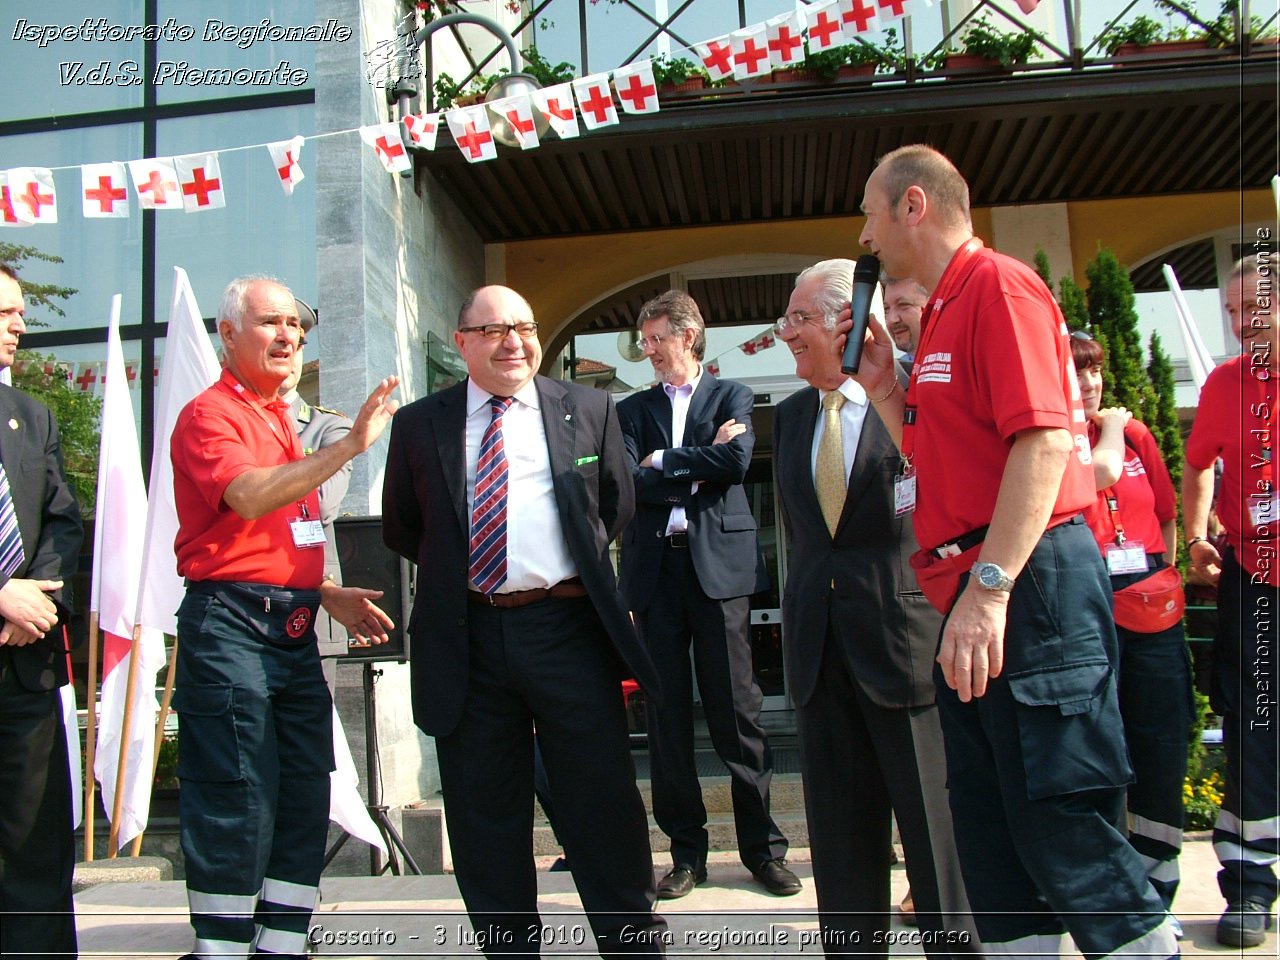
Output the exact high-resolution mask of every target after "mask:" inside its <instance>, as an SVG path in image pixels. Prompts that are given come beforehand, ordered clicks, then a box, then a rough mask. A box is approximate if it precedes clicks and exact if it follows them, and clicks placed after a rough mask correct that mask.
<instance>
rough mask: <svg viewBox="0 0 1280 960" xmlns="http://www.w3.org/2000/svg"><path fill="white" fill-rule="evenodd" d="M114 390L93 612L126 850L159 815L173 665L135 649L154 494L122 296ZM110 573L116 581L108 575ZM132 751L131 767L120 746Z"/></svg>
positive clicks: (154, 651)
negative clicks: (163, 687) (163, 726)
mask: <svg viewBox="0 0 1280 960" xmlns="http://www.w3.org/2000/svg"><path fill="white" fill-rule="evenodd" d="M106 379H107V382H106V386H105V387H104V394H103V401H102V439H101V443H100V445H99V452H98V505H97V514H96V518H95V523H94V535H93V575H92V579H91V581H90V583H91V596H90V600H89V609H90V611H92V612H96V613H97V614H98V625H99V627H100V628H101V629H102V633H103V646H102V703H101V709H100V717H99V721H98V744H97V753H96V756H95V760H94V773H95V775H96V776H97V778H98V782H99V783H100V784H102V804H103V807H104V809H105V810H106V811H107V815H108V817H109V816H111V813H112V811H113V809H114V807H115V796H116V788H117V787H116V785H117V778H122V779H123V785H122V788H121V790H122V800H123V803H122V806H121V809H120V821H119V823H118V824H117V825H116V827H117V838H118V841H119V846H120V847H123V846H124V845H125V844H126V843H128V842H129V841H130V840H132V839H133V838H134V837H136V836H137V835H138V834H139V833H141V832H142V831H143V830H145V829H146V827H147V815H148V812H149V811H150V808H151V765H152V758H153V754H154V747H155V721H156V672H157V671H158V670H160V668H161V667H163V666H164V664H165V652H164V637H163V636H162V635H161V633H160V631H159V630H156V629H154V628H143V629H142V630H141V631H140V636H139V639H138V642H137V643H136V644H134V643H132V637H133V633H134V623H135V617H136V612H137V606H138V591H139V589H140V585H141V574H142V554H143V537H144V528H143V527H141V526H140V525H139V523H138V520H139V518H141V517H144V516H146V513H147V491H146V488H145V487H144V486H143V484H142V461H141V458H140V456H139V454H138V435H137V433H136V432H135V430H134V422H135V421H134V419H133V401H132V399H130V396H129V381H128V380H127V379H126V377H125V368H124V354H123V352H122V351H121V347H120V295H119V294H116V296H115V297H114V298H113V300H112V303H111V321H110V325H109V327H108V329H107V378H106ZM107 566H109V571H110V572H109V573H108V572H104V567H107ZM134 656H136V657H137V658H138V665H137V667H136V669H135V677H134V689H133V704H132V709H131V710H130V711H129V712H130V714H131V716H130V723H129V729H128V730H126V729H124V715H125V711H126V709H127V708H128V703H127V700H126V688H127V684H128V677H129V671H130V660H131V658H132V657H134ZM122 742H123V743H124V744H125V753H124V767H123V769H121V767H120V759H121V757H120V746H121V743H122Z"/></svg>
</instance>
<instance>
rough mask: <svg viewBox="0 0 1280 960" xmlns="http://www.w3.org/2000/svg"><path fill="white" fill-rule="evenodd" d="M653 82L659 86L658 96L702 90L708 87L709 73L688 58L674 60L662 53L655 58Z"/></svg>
mask: <svg viewBox="0 0 1280 960" xmlns="http://www.w3.org/2000/svg"><path fill="white" fill-rule="evenodd" d="M653 80H654V83H656V84H657V85H658V95H659V96H662V95H664V94H668V93H685V92H687V91H691V90H702V89H703V88H705V87H706V85H707V73H706V71H705V70H703V69H702V67H700V66H698V65H697V64H696V63H694V62H693V61H692V60H689V59H688V58H686V57H675V58H672V57H670V56H668V55H667V54H665V53H660V54H658V56H656V57H654V58H653Z"/></svg>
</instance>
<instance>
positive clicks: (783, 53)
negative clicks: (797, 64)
mask: <svg viewBox="0 0 1280 960" xmlns="http://www.w3.org/2000/svg"><path fill="white" fill-rule="evenodd" d="M802 42H803V41H801V39H800V37H799V36H798V35H797V34H794V33H792V32H791V28H790V27H788V26H785V25H784V26H781V27H779V28H778V35H777V36H776V37H774V38H773V39H772V40H770V41H769V49H770V50H772V51H773V52H774V53H776V54H777V55H778V62H779V63H790V62H791V61H792V60H793V59H794V54H795V52H796V50H797V49H799V47H800V44H801V43H802Z"/></svg>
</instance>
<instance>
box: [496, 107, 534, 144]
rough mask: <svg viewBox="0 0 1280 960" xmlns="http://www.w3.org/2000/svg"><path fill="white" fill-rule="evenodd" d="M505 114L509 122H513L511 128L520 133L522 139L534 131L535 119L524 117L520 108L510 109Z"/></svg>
mask: <svg viewBox="0 0 1280 960" xmlns="http://www.w3.org/2000/svg"><path fill="white" fill-rule="evenodd" d="M503 116H505V117H506V118H507V123H509V124H511V129H512V130H514V131H515V132H516V133H518V134H519V135H520V138H521V139H522V140H523V139H524V138H525V137H527V136H528V135H529V134H531V133H533V120H532V119H530V120H525V119H523V118H522V117H521V116H520V111H519V110H508V111H507V112H506V113H505V114H503Z"/></svg>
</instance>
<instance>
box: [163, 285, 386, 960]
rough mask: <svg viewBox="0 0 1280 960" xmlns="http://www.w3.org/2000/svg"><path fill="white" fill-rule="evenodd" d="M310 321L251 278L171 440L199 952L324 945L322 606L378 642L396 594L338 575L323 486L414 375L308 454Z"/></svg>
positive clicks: (191, 891)
mask: <svg viewBox="0 0 1280 960" xmlns="http://www.w3.org/2000/svg"><path fill="white" fill-rule="evenodd" d="M301 331H302V328H301V324H300V322H299V319H298V311H297V307H296V305H295V301H294V298H293V294H292V293H290V292H289V290H288V289H286V288H285V287H283V286H282V285H280V284H278V283H275V282H274V281H271V280H265V279H259V278H247V279H241V280H236V281H233V282H232V283H231V285H230V286H228V287H227V289H226V291H225V292H224V294H223V298H222V304H221V306H220V307H219V309H218V335H219V337H220V338H221V340H222V345H223V349H224V370H223V372H222V377H221V378H220V379H219V381H218V382H217V383H216V384H214V385H213V386H212V387H210V388H209V389H208V390H205V391H204V392H203V393H201V394H200V395H198V396H197V397H196V398H195V399H194V400H192V401H191V402H190V403H189V404H188V405H187V406H186V408H185V409H184V410H183V411H182V413H181V414H180V415H179V418H178V423H177V425H176V426H175V428H174V432H173V436H172V439H171V442H170V451H171V455H172V458H173V472H174V493H175V498H176V502H177V508H178V536H177V539H176V542H175V549H176V552H177V557H178V573H179V574H181V575H182V576H183V577H185V578H186V579H187V595H186V597H185V598H184V600H183V602H182V605H181V606H180V607H179V608H178V653H177V657H178V662H177V670H176V676H177V686H176V691H175V695H174V708H175V709H176V710H177V712H178V714H179V716H180V718H181V723H182V753H181V758H180V759H179V762H178V777H179V779H180V780H181V781H182V790H181V796H180V807H179V817H180V833H181V838H182V851H183V855H184V857H185V860H186V873H187V898H188V901H189V904H190V909H191V925H192V927H193V928H194V929H195V938H196V939H195V948H194V950H193V952H192V954H191V956H194V957H212V956H246V955H248V954H249V953H250V952H252V951H253V950H254V949H255V948H256V949H257V950H258V951H260V952H263V953H271V954H286V955H297V956H301V955H303V954H304V953H305V952H306V949H307V944H306V931H307V926H308V924H309V922H310V917H311V911H312V909H313V908H314V906H315V902H316V899H317V894H318V884H319V882H320V871H321V867H322V863H323V859H324V843H325V837H326V825H327V823H328V819H329V773H330V771H332V769H333V734H332V728H331V722H332V701H331V700H330V697H329V688H328V687H327V686H326V684H325V682H324V675H323V673H322V672H321V668H320V657H319V654H318V652H317V649H316V638H315V630H314V619H315V614H316V611H317V609H318V608H319V607H320V605H321V604H323V606H324V608H325V610H327V611H328V612H329V614H330V616H332V617H333V618H334V619H335V620H337V621H339V622H340V623H342V624H343V625H344V626H345V627H346V628H347V629H348V630H349V631H350V632H351V633H352V634H353V635H356V636H359V637H368V638H371V639H372V640H374V641H375V642H380V641H383V640H385V639H386V627H388V626H391V621H390V619H389V618H388V617H387V616H386V614H384V613H383V612H382V611H381V610H379V609H378V608H377V607H376V606H375V605H374V603H373V601H374V600H376V599H378V597H379V596H381V593H380V592H379V591H376V590H362V589H360V588H357V587H340V586H338V585H337V584H336V583H334V582H333V581H332V580H329V579H327V578H324V543H325V538H324V532H323V530H322V529H321V525H320V509H319V503H318V500H317V496H316V488H317V487H318V486H319V485H320V484H321V483H322V482H324V481H325V480H327V479H328V478H329V477H330V476H331V475H332V474H334V473H335V472H337V471H338V470H339V469H341V467H342V466H343V464H345V463H346V462H347V461H349V460H350V459H351V458H352V457H354V456H356V455H357V454H360V453H363V452H364V451H365V450H367V449H368V448H369V446H370V445H371V444H372V443H373V442H374V441H375V440H377V438H378V436H379V435H380V434H381V433H382V431H383V429H385V427H386V425H387V424H388V423H389V422H390V420H391V416H392V414H393V413H394V412H395V406H396V405H395V403H394V402H392V401H391V400H389V396H390V394H391V392H392V390H394V389H395V387H396V385H397V383H398V382H399V381H398V378H396V377H388V378H387V379H385V380H383V381H382V382H381V383H380V384H379V385H378V387H377V388H376V389H375V390H374V391H373V393H372V394H370V396H369V399H368V400H367V401H366V402H365V404H364V406H363V407H362V408H361V410H360V414H359V416H358V417H357V418H356V421H355V423H354V424H353V425H352V427H351V431H350V433H348V434H347V436H346V437H344V438H342V440H340V441H338V442H337V443H334V444H332V445H330V446H328V447H325V448H324V449H321V450H317V451H315V452H314V453H313V454H312V455H311V456H308V457H304V456H303V452H302V447H301V444H300V443H299V441H298V436H297V433H296V432H295V431H294V427H293V422H292V420H291V418H290V415H289V406H288V404H287V403H285V402H284V401H283V400H281V399H280V398H279V396H278V392H279V389H280V385H281V384H282V383H283V382H284V380H285V378H286V377H287V376H288V375H289V372H290V369H291V367H292V365H293V358H294V354H295V353H296V352H297V350H298V349H299V344H298V341H299V338H300V336H301ZM282 786H285V788H286V789H287V790H288V798H287V801H286V802H283V803H278V802H277V801H278V793H279V791H280V788H281V787H282Z"/></svg>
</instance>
